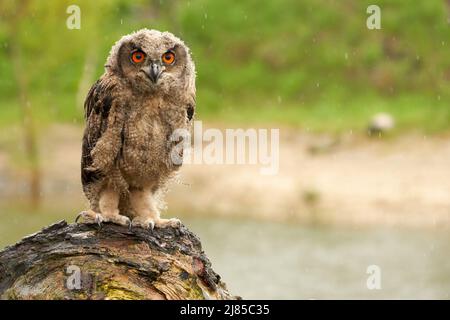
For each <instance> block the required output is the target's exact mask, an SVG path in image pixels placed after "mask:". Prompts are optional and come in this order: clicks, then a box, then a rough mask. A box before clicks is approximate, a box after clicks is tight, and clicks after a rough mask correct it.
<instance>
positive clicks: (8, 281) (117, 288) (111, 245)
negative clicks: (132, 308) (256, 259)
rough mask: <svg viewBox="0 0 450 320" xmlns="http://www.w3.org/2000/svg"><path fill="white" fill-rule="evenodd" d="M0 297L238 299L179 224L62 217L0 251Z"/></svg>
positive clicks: (196, 242) (190, 235)
mask: <svg viewBox="0 0 450 320" xmlns="http://www.w3.org/2000/svg"><path fill="white" fill-rule="evenodd" d="M78 271H80V272H78ZM77 277H78V278H77ZM78 279H79V282H78ZM0 297H1V298H2V299H233V298H236V297H233V296H232V295H231V294H230V293H229V292H228V291H227V289H226V286H225V284H224V283H223V282H222V281H220V276H219V275H218V274H216V273H215V272H214V271H213V270H212V269H211V263H210V262H209V260H208V258H207V257H206V256H205V254H204V252H203V251H202V248H201V243H200V240H199V239H198V238H197V236H195V235H194V234H193V233H192V232H190V231H189V230H188V229H187V228H186V227H184V226H181V227H180V228H177V229H175V228H170V227H169V228H163V229H159V228H155V229H154V230H153V231H148V230H144V229H141V228H134V229H132V230H129V229H127V228H126V227H122V226H118V225H113V224H108V223H107V224H104V225H103V226H102V228H100V229H99V228H98V227H97V226H96V225H87V224H67V223H66V222H65V221H61V222H58V223H56V224H54V225H51V226H49V227H47V228H45V229H43V230H42V231H40V232H39V233H36V234H33V235H30V236H28V237H25V238H24V239H22V240H21V241H20V242H18V243H17V244H15V245H13V246H9V247H7V248H6V249H5V250H3V251H2V252H0Z"/></svg>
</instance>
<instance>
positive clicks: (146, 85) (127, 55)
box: [105, 29, 195, 94]
mask: <svg viewBox="0 0 450 320" xmlns="http://www.w3.org/2000/svg"><path fill="white" fill-rule="evenodd" d="M105 67H106V69H107V70H108V71H110V72H113V73H114V74H116V75H117V76H119V77H120V78H122V79H124V80H126V81H127V82H128V83H129V84H130V85H131V86H132V87H133V88H134V89H136V90H139V91H143V92H156V91H158V92H161V93H164V94H170V93H174V92H179V91H180V90H183V91H186V90H187V91H190V90H194V92H195V66H194V63H193V61H192V58H191V55H190V52H189V48H188V47H187V46H186V45H185V44H184V42H183V41H181V40H180V39H179V38H177V37H175V36H174V35H173V34H172V33H170V32H160V31H157V30H149V29H142V30H139V31H136V32H134V33H132V34H129V35H126V36H124V37H122V38H121V39H120V40H119V41H117V42H116V44H115V45H114V46H113V47H112V49H111V52H110V54H109V57H108V59H107V61H106V65H105Z"/></svg>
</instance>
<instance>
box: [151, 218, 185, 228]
mask: <svg viewBox="0 0 450 320" xmlns="http://www.w3.org/2000/svg"><path fill="white" fill-rule="evenodd" d="M156 226H157V227H158V228H165V227H172V228H179V227H181V221H180V219H177V218H171V219H161V218H159V219H158V220H156Z"/></svg>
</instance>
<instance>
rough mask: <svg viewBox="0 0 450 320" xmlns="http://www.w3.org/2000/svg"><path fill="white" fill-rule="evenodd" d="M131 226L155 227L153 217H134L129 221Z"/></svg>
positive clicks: (150, 228)
mask: <svg viewBox="0 0 450 320" xmlns="http://www.w3.org/2000/svg"><path fill="white" fill-rule="evenodd" d="M131 226H132V227H139V228H143V229H149V230H153V229H154V228H155V219H153V218H142V217H136V218H134V219H133V221H131Z"/></svg>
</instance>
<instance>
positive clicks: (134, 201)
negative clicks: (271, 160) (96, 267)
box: [76, 29, 195, 229]
mask: <svg viewBox="0 0 450 320" xmlns="http://www.w3.org/2000/svg"><path fill="white" fill-rule="evenodd" d="M84 109H85V122H86V128H85V131H84V135H83V143H82V159H81V180H82V185H83V191H84V194H85V196H86V198H87V199H88V201H89V204H90V209H89V210H86V211H83V212H81V213H80V214H79V215H78V216H77V219H76V220H78V219H79V218H80V217H82V218H83V220H84V221H85V222H90V223H93V222H95V223H98V224H100V225H101V223H102V222H112V223H116V224H120V225H127V226H130V227H131V226H133V227H135V226H136V227H142V228H150V229H153V228H154V227H155V226H157V227H165V226H167V225H170V226H177V225H179V224H180V221H179V220H178V219H175V218H174V219H163V218H161V217H160V211H161V209H162V207H163V201H162V197H163V195H164V193H165V190H166V189H167V184H168V182H169V181H170V180H171V178H173V177H174V176H175V175H176V171H177V170H178V169H179V168H180V166H181V163H180V162H179V161H174V159H173V156H172V154H173V151H174V150H175V149H174V148H176V147H177V146H178V144H179V143H180V141H179V140H176V139H175V140H174V139H171V137H172V135H173V133H174V132H175V131H176V130H177V129H185V130H189V129H190V128H191V126H192V122H193V116H194V111H195V66H194V62H193V61H192V58H191V54H190V50H189V48H188V47H187V46H186V45H185V44H184V43H183V41H182V40H180V39H179V38H177V37H175V36H174V35H173V34H171V33H169V32H160V31H156V30H148V29H142V30H139V31H137V32H134V33H132V34H129V35H126V36H124V37H122V38H121V39H120V40H119V41H118V42H116V43H115V45H114V46H113V47H112V49H111V51H110V54H109V56H108V58H107V61H106V65H105V72H104V74H103V75H102V76H101V77H100V79H99V80H98V81H97V82H96V83H95V84H94V85H93V86H92V88H91V89H90V91H89V93H88V95H87V98H86V101H85V105H84Z"/></svg>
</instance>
